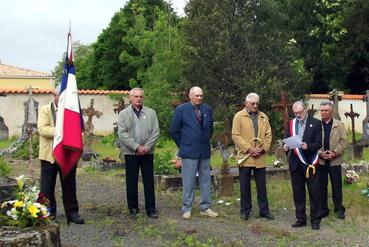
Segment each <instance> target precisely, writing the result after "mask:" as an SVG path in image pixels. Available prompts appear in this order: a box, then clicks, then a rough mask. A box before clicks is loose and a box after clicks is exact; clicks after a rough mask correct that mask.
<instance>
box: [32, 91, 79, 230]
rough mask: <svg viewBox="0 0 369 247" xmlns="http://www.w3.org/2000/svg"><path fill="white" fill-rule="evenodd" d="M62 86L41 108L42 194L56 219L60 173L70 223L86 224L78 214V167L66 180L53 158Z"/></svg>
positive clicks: (39, 115) (39, 126) (39, 119)
mask: <svg viewBox="0 0 369 247" xmlns="http://www.w3.org/2000/svg"><path fill="white" fill-rule="evenodd" d="M59 94H60V86H58V87H56V88H55V91H54V100H53V101H52V102H50V103H49V104H47V105H44V106H42V107H41V109H40V111H39V114H38V121H37V128H38V131H39V134H40V147H39V156H38V158H39V159H40V160H41V193H42V194H44V195H45V197H46V198H48V199H49V201H50V205H49V208H50V218H51V219H52V220H53V219H55V218H56V207H57V205H56V200H55V184H56V176H57V175H58V173H59V177H60V183H61V186H62V195H63V204H64V210H65V213H66V217H67V220H68V223H69V222H70V221H71V222H74V223H76V224H84V220H83V218H81V217H80V216H79V214H78V201H77V193H76V167H74V168H73V169H72V171H71V172H70V173H69V175H68V176H67V177H65V178H62V177H61V171H60V169H59V166H58V165H57V164H56V162H55V159H54V156H53V140H54V132H55V122H56V121H55V120H56V115H57V114H56V112H57V110H58V100H59Z"/></svg>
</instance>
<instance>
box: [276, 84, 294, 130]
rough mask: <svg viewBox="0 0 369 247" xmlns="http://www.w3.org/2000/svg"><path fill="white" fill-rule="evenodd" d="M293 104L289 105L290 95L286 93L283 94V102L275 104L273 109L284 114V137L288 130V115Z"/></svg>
mask: <svg viewBox="0 0 369 247" xmlns="http://www.w3.org/2000/svg"><path fill="white" fill-rule="evenodd" d="M290 107H291V104H290V103H288V93H287V92H286V91H282V92H281V101H280V102H278V103H274V104H273V105H272V108H273V110H274V111H279V112H282V116H283V136H284V134H285V133H286V131H287V130H288V113H289V108H290Z"/></svg>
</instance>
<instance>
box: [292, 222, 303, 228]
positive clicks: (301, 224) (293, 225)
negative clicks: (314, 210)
mask: <svg viewBox="0 0 369 247" xmlns="http://www.w3.org/2000/svg"><path fill="white" fill-rule="evenodd" d="M303 226H306V221H300V220H298V221H296V222H295V223H294V224H292V227H303Z"/></svg>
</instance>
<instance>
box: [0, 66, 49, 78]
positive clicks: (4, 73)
mask: <svg viewBox="0 0 369 247" xmlns="http://www.w3.org/2000/svg"><path fill="white" fill-rule="evenodd" d="M0 78H52V76H51V74H48V73H44V72H38V71H33V70H30V69H24V68H19V67H15V66H11V65H6V64H3V63H0Z"/></svg>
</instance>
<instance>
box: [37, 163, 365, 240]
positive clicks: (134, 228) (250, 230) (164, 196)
mask: <svg viewBox="0 0 369 247" xmlns="http://www.w3.org/2000/svg"><path fill="white" fill-rule="evenodd" d="M36 169H39V168H36ZM123 172H124V171H122V170H116V171H110V172H87V171H86V170H83V169H78V173H77V188H78V199H79V204H80V214H81V216H83V217H84V218H85V221H86V224H84V225H76V224H74V223H71V225H70V226H67V224H66V220H65V217H64V211H63V209H62V203H61V191H60V185H59V183H58V184H57V191H56V194H57V198H58V205H59V208H58V217H57V220H58V222H59V224H60V233H61V241H62V244H63V246H67V247H74V246H81V247H93V246H102V247H108V246H139V247H145V246H369V208H368V210H367V211H366V212H364V213H363V214H362V215H361V216H360V217H357V216H356V217H352V216H351V215H350V207H355V205H348V207H347V217H346V220H344V221H342V220H338V219H337V218H336V217H335V216H334V215H330V216H329V217H328V218H326V219H324V220H323V221H322V223H321V230H320V231H313V230H311V228H310V227H309V225H308V227H303V228H301V229H294V228H292V227H291V226H290V225H291V223H293V222H294V220H295V218H294V208H293V204H292V198H291V197H290V195H289V194H288V193H291V192H290V191H287V192H281V193H285V194H286V195H283V194H279V195H276V196H273V195H271V196H270V202H271V211H272V213H273V214H274V216H275V220H273V221H267V220H265V219H261V218H259V217H258V212H257V203H256V202H255V201H254V202H253V203H254V208H253V212H252V218H251V219H249V220H248V221H241V220H240V219H239V214H238V212H239V202H238V201H237V200H236V196H235V197H232V198H222V199H223V200H224V201H226V202H230V203H231V204H230V205H228V206H226V205H225V204H224V203H223V204H217V203H216V202H217V199H215V200H214V206H213V208H214V209H215V210H216V211H217V212H219V213H220V217H219V218H216V219H209V218H204V217H201V216H200V215H199V209H198V200H199V199H198V196H197V197H196V200H197V201H196V202H195V204H194V209H193V217H192V219H191V220H187V221H185V220H182V218H181V212H180V205H181V191H171V192H170V191H168V192H157V208H158V212H159V219H150V218H148V217H147V216H146V215H145V214H144V213H141V214H139V218H138V220H136V221H132V220H131V219H129V214H128V210H127V209H126V200H125V189H124V186H125V184H124V174H123ZM281 183H288V181H285V180H283V178H270V179H269V180H268V187H269V186H279V184H281ZM235 188H236V189H237V185H236V186H235ZM139 191H140V207H141V208H140V210H141V212H144V208H143V205H142V203H143V201H144V200H143V192H142V187H140V188H139ZM236 193H237V192H236ZM355 193H356V192H355ZM253 197H255V196H253ZM285 198H287V199H285ZM253 199H255V198H253ZM273 202H274V203H273Z"/></svg>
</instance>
